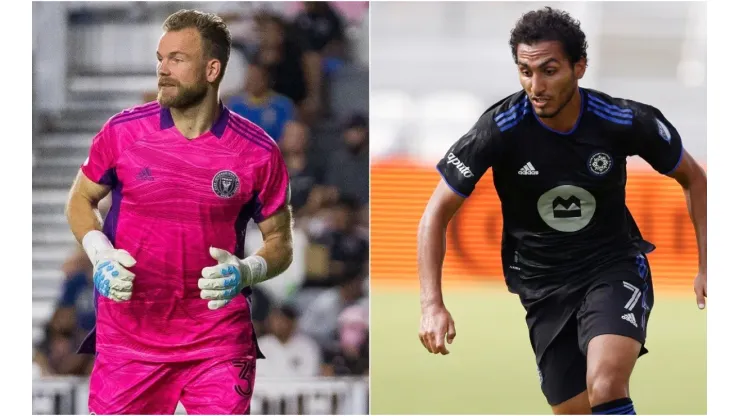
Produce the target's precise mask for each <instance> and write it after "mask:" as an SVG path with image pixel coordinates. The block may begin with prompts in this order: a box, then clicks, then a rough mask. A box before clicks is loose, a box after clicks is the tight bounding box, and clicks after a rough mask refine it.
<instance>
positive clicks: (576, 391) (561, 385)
mask: <svg viewBox="0 0 740 416" xmlns="http://www.w3.org/2000/svg"><path fill="white" fill-rule="evenodd" d="M535 344H536V345H537V342H536V340H535ZM535 352H536V353H537V351H535ZM538 355H541V358H540V359H539V361H538V363H537V369H538V371H539V373H540V387H541V389H542V393H544V395H545V398H546V399H547V402H548V403H549V404H550V406H552V407H553V412H555V413H559V412H560V411H566V410H567V411H566V413H569V414H581V413H585V412H587V411H590V410H591V408H590V406H588V407H587V408H586V407H584V408H579V407H581V406H579V401H578V399H577V397H578V396H579V395H580V394H581V393H583V392H584V391H586V357H585V356H584V355H583V354H582V353H581V351H580V349H579V348H578V330H577V325H576V320H575V317H573V318H572V319H569V320H568V322H567V323H566V324H565V326H564V327H563V328H562V329H561V330H560V332H559V333H558V334H557V335H556V336H555V338H554V339H553V340H552V341H551V342H550V343H549V345H547V346H546V348H545V349H544V351H543V352H541V354H538ZM580 404H582V403H580Z"/></svg>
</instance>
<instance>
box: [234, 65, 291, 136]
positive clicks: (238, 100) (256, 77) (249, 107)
mask: <svg viewBox="0 0 740 416" xmlns="http://www.w3.org/2000/svg"><path fill="white" fill-rule="evenodd" d="M245 90H246V91H245V94H243V95H238V96H234V97H231V98H230V99H229V100H227V103H226V106H227V107H229V108H230V109H231V110H232V111H234V112H235V113H237V114H239V115H241V116H242V117H245V118H246V119H247V120H249V121H251V122H252V123H254V124H256V125H258V126H260V127H261V128H262V129H263V130H264V131H265V132H267V134H269V135H270V137H272V139H273V140H275V141H276V142H277V141H280V138H281V137H282V136H283V130H284V129H285V125H286V123H288V122H289V121H292V120H293V119H294V112H295V109H294V105H293V102H292V101H291V100H290V98H288V97H286V96H284V95H280V94H278V93H276V92H275V91H273V90H272V89H271V88H270V75H269V72H268V71H267V70H266V68H265V67H264V66H261V65H257V64H250V65H249V68H248V69H247V82H246V88H245Z"/></svg>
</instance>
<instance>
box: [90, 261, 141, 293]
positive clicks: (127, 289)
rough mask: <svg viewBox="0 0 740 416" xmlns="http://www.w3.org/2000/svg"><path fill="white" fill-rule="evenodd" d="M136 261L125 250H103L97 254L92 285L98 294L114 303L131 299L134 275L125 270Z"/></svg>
mask: <svg viewBox="0 0 740 416" xmlns="http://www.w3.org/2000/svg"><path fill="white" fill-rule="evenodd" d="M135 264H136V260H134V258H133V257H131V255H130V254H129V253H128V252H127V251H126V250H116V249H112V250H104V251H101V252H100V253H98V255H97V256H96V258H95V266H94V267H93V271H94V275H93V284H94V285H95V289H97V291H98V293H100V294H101V295H103V296H105V297H106V298H108V299H112V300H114V301H116V302H121V301H124V300H130V299H131V293H132V290H133V287H134V274H133V273H131V272H130V271H128V269H127V268H130V267H133V266H134V265H135Z"/></svg>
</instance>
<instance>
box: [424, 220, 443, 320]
mask: <svg viewBox="0 0 740 416" xmlns="http://www.w3.org/2000/svg"><path fill="white" fill-rule="evenodd" d="M446 231H447V227H446V225H445V224H444V222H443V221H442V219H440V218H438V217H435V216H430V215H425V216H424V217H423V218H422V220H421V223H420V224H419V232H418V267H419V283H420V285H421V297H420V299H421V306H422V307H426V306H430V305H435V304H436V305H441V304H444V301H443V299H442V263H443V261H444V257H445V251H446Z"/></svg>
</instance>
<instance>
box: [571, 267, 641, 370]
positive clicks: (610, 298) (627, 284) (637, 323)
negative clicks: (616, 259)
mask: <svg viewBox="0 0 740 416" xmlns="http://www.w3.org/2000/svg"><path fill="white" fill-rule="evenodd" d="M653 302H654V298H653V287H652V276H651V273H650V266H649V264H648V263H647V259H645V257H644V256H642V255H640V256H637V257H636V258H634V259H630V260H629V261H627V262H624V263H622V264H617V265H615V266H614V267H613V268H611V269H609V270H607V271H605V272H603V273H601V275H600V276H598V277H597V279H595V280H594V282H593V284H592V285H591V287H590V288H589V290H588V292H587V293H586V296H585V299H584V301H583V304H582V305H581V308H580V310H579V312H578V338H579V345H580V348H581V351H582V352H583V353H584V354H586V353H587V351H588V349H589V343H590V342H591V340H592V339H594V338H595V337H597V336H599V335H621V336H622V337H627V338H631V339H633V340H635V341H636V342H637V343H638V344H639V345H640V349H639V355H642V354H645V353H647V349H646V348H645V342H646V340H647V326H648V320H649V318H650V311H651V310H652V308H653ZM613 339H619V338H613ZM622 344H623V343H620V342H617V343H616V344H615V346H616V347H618V346H620V345H622ZM626 344H627V345H632V343H629V342H628V343H626ZM605 345H606V346H608V345H610V343H606V344H605Z"/></svg>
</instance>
